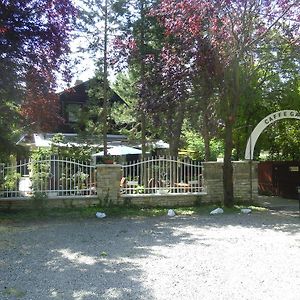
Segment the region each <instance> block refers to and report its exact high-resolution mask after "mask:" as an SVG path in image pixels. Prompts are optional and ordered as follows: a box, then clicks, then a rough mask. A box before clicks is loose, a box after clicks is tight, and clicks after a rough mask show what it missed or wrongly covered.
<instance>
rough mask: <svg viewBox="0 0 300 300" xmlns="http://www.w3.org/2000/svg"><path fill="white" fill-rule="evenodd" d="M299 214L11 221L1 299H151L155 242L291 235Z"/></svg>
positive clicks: (0, 267)
mask: <svg viewBox="0 0 300 300" xmlns="http://www.w3.org/2000/svg"><path fill="white" fill-rule="evenodd" d="M299 220H300V219H299V217H298V216H294V215H293V214H292V213H291V214H288V215H286V214H279V213H278V212H273V211H268V212H263V213H262V212H255V213H253V214H250V215H243V214H237V213H232V214H226V215H220V216H200V215H198V216H197V215H196V216H185V217H183V216H182V217H181V216H178V217H175V218H168V217H152V218H141V219H126V218H124V219H117V218H115V219H109V218H107V219H103V220H98V219H95V220H85V221H84V220H73V221H65V222H64V221H50V222H41V223H40V224H34V223H26V224H24V226H19V227H14V226H11V228H9V230H7V231H4V230H3V231H0V237H1V243H0V252H1V257H0V273H1V274H2V275H1V279H0V296H1V297H0V298H1V299H14V297H16V296H15V294H16V291H17V292H20V293H21V294H22V297H20V298H21V299H25V300H26V299H43V300H47V299H64V300H68V299H78V300H96V299H157V298H155V296H154V295H153V291H152V290H151V283H149V282H148V283H147V285H145V284H144V283H145V282H146V281H147V274H146V273H145V269H147V263H149V257H150V258H151V256H153V257H158V256H160V255H161V256H162V258H163V257H164V254H162V253H160V252H159V249H160V247H164V248H168V247H169V248H170V249H171V248H172V247H175V245H178V244H183V245H189V244H195V243H196V244H197V245H199V247H201V246H203V247H214V243H215V241H216V240H217V239H219V237H218V235H216V234H215V235H212V236H210V235H209V232H219V229H222V228H224V229H230V228H234V229H239V228H248V229H259V230H262V231H265V230H272V231H274V230H275V231H282V232H285V233H288V234H296V233H298V232H299V229H300V222H299ZM179 256H180V253H178V257H179ZM150 261H151V260H150ZM137 262H138V263H137ZM143 263H145V266H144V267H143V268H141V265H143Z"/></svg>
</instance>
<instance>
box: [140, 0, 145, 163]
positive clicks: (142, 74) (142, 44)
mask: <svg viewBox="0 0 300 300" xmlns="http://www.w3.org/2000/svg"><path fill="white" fill-rule="evenodd" d="M140 4H141V7H140V15H141V36H140V65H141V68H140V78H141V82H144V80H145V65H144V52H145V51H144V50H145V3H144V0H142V1H141V2H140ZM140 101H143V99H140ZM140 118H141V135H142V140H141V144H142V158H145V156H146V116H145V113H144V112H143V111H141V112H140Z"/></svg>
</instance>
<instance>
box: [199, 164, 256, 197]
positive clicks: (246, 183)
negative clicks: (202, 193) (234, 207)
mask: <svg viewBox="0 0 300 300" xmlns="http://www.w3.org/2000/svg"><path fill="white" fill-rule="evenodd" d="M203 167H204V170H203V174H204V176H203V177H204V185H205V187H206V191H207V195H206V201H207V202H223V200H224V196H223V163H222V162H204V163H203ZM257 168H258V162H254V161H234V162H233V193H234V197H235V201H239V202H243V201H252V200H256V199H257V197H258V174H257Z"/></svg>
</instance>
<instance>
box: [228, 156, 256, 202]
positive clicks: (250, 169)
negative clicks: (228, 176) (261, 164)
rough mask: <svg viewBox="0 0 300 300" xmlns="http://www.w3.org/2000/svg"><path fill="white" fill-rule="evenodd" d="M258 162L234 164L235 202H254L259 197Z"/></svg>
mask: <svg viewBox="0 0 300 300" xmlns="http://www.w3.org/2000/svg"><path fill="white" fill-rule="evenodd" d="M257 169H258V162H257V161H234V162H233V193H234V198H235V201H236V202H237V201H238V202H243V201H254V200H257V197H258V173H257Z"/></svg>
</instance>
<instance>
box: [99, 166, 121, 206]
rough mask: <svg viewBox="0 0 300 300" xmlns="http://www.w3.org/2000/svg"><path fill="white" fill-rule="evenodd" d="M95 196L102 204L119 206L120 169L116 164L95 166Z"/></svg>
mask: <svg viewBox="0 0 300 300" xmlns="http://www.w3.org/2000/svg"><path fill="white" fill-rule="evenodd" d="M96 167H97V195H98V198H99V199H100V200H101V201H102V203H103V204H110V203H111V204H120V201H121V197H120V180H121V177H122V168H121V166H120V165H117V164H100V165H97V166H96Z"/></svg>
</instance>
